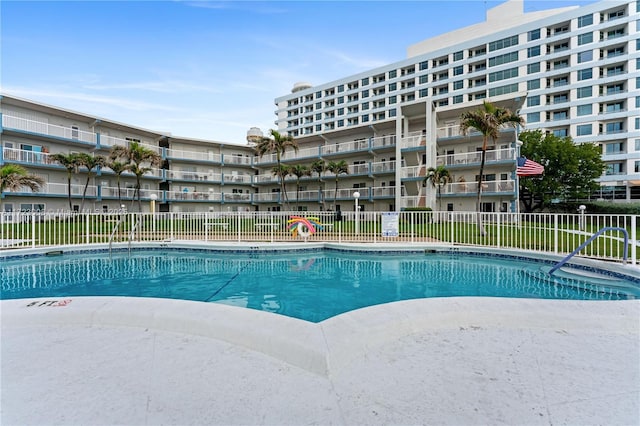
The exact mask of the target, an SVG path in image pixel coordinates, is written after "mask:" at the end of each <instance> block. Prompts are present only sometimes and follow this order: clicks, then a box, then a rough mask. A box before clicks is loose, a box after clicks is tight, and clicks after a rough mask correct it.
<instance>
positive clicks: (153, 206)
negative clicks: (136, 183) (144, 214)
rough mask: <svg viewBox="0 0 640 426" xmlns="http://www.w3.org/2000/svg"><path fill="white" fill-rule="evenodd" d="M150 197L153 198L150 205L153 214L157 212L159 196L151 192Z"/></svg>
mask: <svg viewBox="0 0 640 426" xmlns="http://www.w3.org/2000/svg"><path fill="white" fill-rule="evenodd" d="M149 198H151V201H150V203H151V205H150V206H149V207H150V211H151V214H155V212H156V200H157V199H158V196H157V195H156V194H151V195H150V196H149Z"/></svg>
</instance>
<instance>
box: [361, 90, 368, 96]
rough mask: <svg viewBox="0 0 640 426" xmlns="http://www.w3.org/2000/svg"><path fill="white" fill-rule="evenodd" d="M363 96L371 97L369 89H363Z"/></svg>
mask: <svg viewBox="0 0 640 426" xmlns="http://www.w3.org/2000/svg"><path fill="white" fill-rule="evenodd" d="M362 97H363V98H368V97H369V90H363V91H362Z"/></svg>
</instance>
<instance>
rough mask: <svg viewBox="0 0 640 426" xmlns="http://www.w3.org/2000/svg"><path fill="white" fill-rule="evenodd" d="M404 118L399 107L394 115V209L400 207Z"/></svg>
mask: <svg viewBox="0 0 640 426" xmlns="http://www.w3.org/2000/svg"><path fill="white" fill-rule="evenodd" d="M405 126H406V125H405V120H404V115H403V114H402V109H400V114H398V115H397V117H396V173H395V180H396V186H395V192H396V194H395V204H396V206H395V207H396V208H395V211H397V212H399V211H400V210H401V209H402V170H401V169H402V135H403V134H404V133H405Z"/></svg>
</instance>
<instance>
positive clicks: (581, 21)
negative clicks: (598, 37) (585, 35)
mask: <svg viewBox="0 0 640 426" xmlns="http://www.w3.org/2000/svg"><path fill="white" fill-rule="evenodd" d="M591 24H593V15H585V16H581V17H579V18H578V28H582V27H586V26H587V25H591Z"/></svg>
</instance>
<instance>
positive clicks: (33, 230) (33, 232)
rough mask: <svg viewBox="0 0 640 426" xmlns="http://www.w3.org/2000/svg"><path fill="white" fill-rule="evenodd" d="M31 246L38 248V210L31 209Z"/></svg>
mask: <svg viewBox="0 0 640 426" xmlns="http://www.w3.org/2000/svg"><path fill="white" fill-rule="evenodd" d="M31 248H36V212H35V211H33V210H31Z"/></svg>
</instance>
